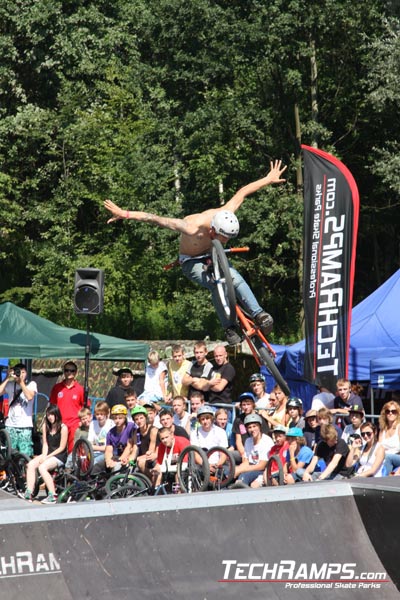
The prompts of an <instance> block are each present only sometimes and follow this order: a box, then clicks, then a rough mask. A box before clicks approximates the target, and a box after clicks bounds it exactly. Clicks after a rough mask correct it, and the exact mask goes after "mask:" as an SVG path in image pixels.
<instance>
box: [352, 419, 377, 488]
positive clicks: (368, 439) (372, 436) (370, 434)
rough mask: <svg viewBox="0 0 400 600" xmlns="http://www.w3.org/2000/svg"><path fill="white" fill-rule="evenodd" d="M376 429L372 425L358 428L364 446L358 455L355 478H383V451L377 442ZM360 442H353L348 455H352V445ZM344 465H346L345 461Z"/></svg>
mask: <svg viewBox="0 0 400 600" xmlns="http://www.w3.org/2000/svg"><path fill="white" fill-rule="evenodd" d="M376 434H377V429H376V426H375V425H374V424H373V423H368V422H367V423H363V424H362V425H361V428H360V435H361V438H362V442H361V443H363V444H364V445H363V446H362V447H361V450H360V451H359V455H358V464H359V467H358V469H357V472H356V477H383V476H384V475H385V472H384V466H383V463H384V460H385V450H384V448H383V446H382V445H381V444H380V443H379V442H378V440H377V435H376ZM359 442H360V440H358V439H356V440H354V442H353V444H352V446H351V448H350V452H349V455H348V458H349V456H350V457H351V454H354V445H356V446H357V445H358V444H359ZM346 465H348V463H347V461H346Z"/></svg>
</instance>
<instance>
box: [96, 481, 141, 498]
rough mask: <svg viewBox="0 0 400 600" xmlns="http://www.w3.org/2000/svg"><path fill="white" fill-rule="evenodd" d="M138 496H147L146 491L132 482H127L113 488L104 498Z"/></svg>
mask: <svg viewBox="0 0 400 600" xmlns="http://www.w3.org/2000/svg"><path fill="white" fill-rule="evenodd" d="M138 496H147V491H146V490H145V489H144V488H142V487H139V486H137V485H135V484H134V483H127V484H125V485H122V486H121V487H118V488H116V489H115V490H113V491H112V492H111V493H110V494H108V495H107V496H106V499H107V500H113V499H115V498H136V497H138Z"/></svg>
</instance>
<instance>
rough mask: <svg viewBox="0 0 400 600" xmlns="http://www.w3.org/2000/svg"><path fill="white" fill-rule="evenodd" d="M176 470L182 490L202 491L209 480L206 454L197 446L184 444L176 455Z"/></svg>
mask: <svg viewBox="0 0 400 600" xmlns="http://www.w3.org/2000/svg"><path fill="white" fill-rule="evenodd" d="M176 472H177V475H178V481H179V485H180V486H181V490H182V491H183V492H186V493H188V494H192V493H194V492H204V491H205V490H206V489H207V488H208V484H209V482H210V465H209V464H208V459H207V454H206V453H205V452H204V450H202V449H201V448H200V447H199V446H186V448H184V449H183V450H182V452H181V453H180V455H179V456H178V461H177V463H176Z"/></svg>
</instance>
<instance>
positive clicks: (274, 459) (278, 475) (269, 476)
mask: <svg viewBox="0 0 400 600" xmlns="http://www.w3.org/2000/svg"><path fill="white" fill-rule="evenodd" d="M274 463H275V465H277V467H278V471H276V468H275V470H274V472H273V471H272V468H273V467H274ZM265 475H266V482H267V485H273V482H272V481H273V479H274V478H275V479H276V481H277V483H278V485H283V484H284V481H285V479H284V474H283V466H282V461H281V458H280V456H279V454H274V455H273V456H271V457H270V459H269V460H268V463H267V467H266V469H265ZM274 476H275V477H274Z"/></svg>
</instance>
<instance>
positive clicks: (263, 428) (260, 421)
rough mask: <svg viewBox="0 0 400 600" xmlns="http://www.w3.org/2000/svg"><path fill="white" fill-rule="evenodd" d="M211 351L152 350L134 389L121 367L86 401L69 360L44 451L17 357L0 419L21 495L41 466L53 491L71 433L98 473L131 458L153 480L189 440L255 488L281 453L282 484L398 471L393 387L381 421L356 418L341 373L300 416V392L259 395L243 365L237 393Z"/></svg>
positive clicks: (274, 473) (355, 400)
mask: <svg viewBox="0 0 400 600" xmlns="http://www.w3.org/2000/svg"><path fill="white" fill-rule="evenodd" d="M213 354H214V357H213V359H214V360H213V361H210V360H208V358H207V356H208V351H207V347H206V344H205V342H203V341H201V342H197V343H196V344H195V346H194V357H195V358H194V361H193V362H191V361H189V360H187V359H186V358H185V353H184V350H183V348H182V346H180V345H175V346H173V348H172V358H171V360H169V361H168V362H164V361H162V360H160V357H159V354H158V353H157V352H156V351H153V350H152V351H151V352H150V353H149V356H148V361H147V364H146V371H145V383H144V391H143V392H142V393H141V394H139V396H138V395H137V393H136V391H135V387H134V383H133V382H134V375H133V372H132V371H131V370H130V369H129V368H125V367H124V368H121V369H120V370H119V371H118V373H117V376H118V379H117V381H116V384H115V386H113V387H112V388H111V389H110V391H109V392H108V394H107V396H106V398H105V400H100V401H99V402H97V403H96V405H95V406H94V407H91V408H90V407H89V406H86V404H85V397H84V390H83V387H82V385H81V384H80V383H79V382H78V381H77V371H78V369H77V365H76V364H75V363H74V362H73V361H68V362H66V363H65V365H64V368H63V378H62V380H61V381H60V382H59V383H57V384H56V385H55V386H54V387H53V389H52V391H51V394H50V403H49V407H48V408H47V409H46V413H45V416H44V421H43V425H42V428H41V433H42V453H41V454H38V455H36V456H33V444H32V427H33V422H32V407H33V399H34V396H35V394H36V393H37V389H36V384H35V383H34V382H28V381H27V369H26V366H25V365H24V364H22V363H21V364H19V365H15V366H14V367H12V368H10V369H9V372H8V374H7V377H6V379H5V380H4V381H3V382H2V383H1V384H0V395H3V394H5V395H7V396H8V402H9V411H8V416H7V419H6V421H5V427H6V429H7V431H8V432H9V435H10V439H11V443H12V447H13V448H14V449H16V450H19V451H21V452H24V453H25V454H27V455H29V456H31V457H32V460H31V462H30V463H29V467H28V482H27V490H26V494H25V498H26V499H27V500H29V499H31V494H32V491H31V487H32V481H33V478H34V472H35V470H38V471H39V472H40V474H41V475H42V477H43V480H44V481H45V483H46V486H47V489H48V496H47V498H46V499H45V500H44V501H46V502H47V503H52V502H55V501H56V497H55V490H54V487H53V486H52V483H51V481H50V480H51V477H49V476H48V472H49V471H50V470H51V469H54V468H56V467H57V466H60V465H66V466H67V467H68V466H70V462H69V461H70V457H71V452H72V449H73V446H74V443H75V442H76V440H77V439H79V438H80V437H86V438H87V439H88V440H89V441H90V442H91V444H92V446H93V452H94V465H95V466H94V469H95V472H96V471H102V470H104V469H107V470H109V471H110V472H112V471H115V470H118V469H120V468H121V465H127V464H128V463H129V462H132V461H134V462H135V464H136V465H137V468H138V469H140V471H142V472H143V473H144V474H146V475H147V476H148V477H149V478H151V479H152V481H153V482H154V483H155V484H158V483H159V482H160V481H161V479H162V476H163V473H164V472H165V470H166V468H168V465H170V463H171V461H175V462H176V456H177V455H178V454H179V452H181V451H182V450H183V449H184V448H186V447H187V446H188V445H189V444H190V445H194V446H198V447H200V448H202V449H205V450H210V449H211V448H214V447H216V446H217V447H222V448H226V449H228V450H230V451H231V452H232V453H233V455H234V458H235V463H236V469H235V478H236V479H237V480H238V481H240V482H242V483H243V484H246V485H249V486H251V487H253V488H255V487H260V486H263V485H266V475H265V472H266V466H267V464H268V462H269V461H270V467H269V472H270V474H271V477H272V483H273V484H274V485H278V484H279V483H282V481H281V480H280V478H279V463H280V465H281V468H283V474H284V483H285V484H287V485H291V484H296V483H299V482H307V481H321V480H324V479H334V478H338V477H340V478H341V477H351V476H355V477H358V476H363V477H380V476H383V475H389V474H391V473H393V474H394V475H398V474H400V468H399V467H400V404H399V402H398V398H397V397H396V396H395V395H394V396H393V399H391V400H390V401H389V402H386V403H385V404H384V405H383V407H382V410H381V413H380V416H379V424H378V425H379V427H377V425H376V424H375V423H373V422H371V421H368V420H367V419H366V418H365V411H364V407H363V403H362V399H361V396H360V389H359V388H358V387H356V388H355V387H354V386H352V384H351V382H350V381H348V380H346V379H339V380H338V381H337V389H336V395H335V394H333V393H331V392H330V391H329V390H326V389H324V388H320V389H319V391H318V393H317V394H316V395H315V396H314V398H313V399H312V401H311V408H310V410H308V411H307V412H306V413H305V414H304V411H303V401H302V400H301V399H300V398H296V397H291V398H289V397H287V396H286V395H285V393H284V391H283V390H282V389H281V388H280V387H279V386H278V385H275V386H274V388H273V389H272V390H271V391H270V392H269V393H268V392H267V390H266V384H265V378H264V376H263V374H262V373H260V372H257V373H254V374H252V375H251V377H250V378H249V381H248V386H247V390H243V392H242V393H241V394H240V395H239V397H238V398H234V397H233V391H232V390H233V384H234V379H235V369H234V367H233V366H232V365H231V364H230V363H229V359H228V354H227V352H226V347H225V346H223V345H218V346H216V347H215V348H214V351H213ZM309 405H310V404H309ZM68 456H69V458H68ZM277 457H279V459H278V458H277ZM213 461H214V462H215V463H218V461H219V458H218V453H216V454H212V456H211V459H210V462H213ZM214 466H215V465H214ZM210 468H211V471H212V470H213V464H211V465H210Z"/></svg>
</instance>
